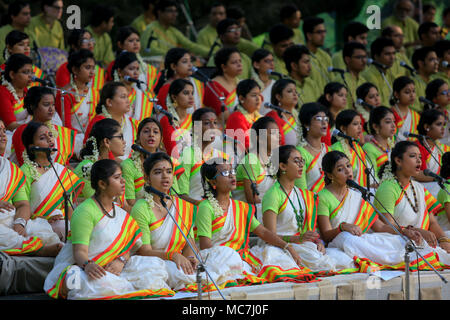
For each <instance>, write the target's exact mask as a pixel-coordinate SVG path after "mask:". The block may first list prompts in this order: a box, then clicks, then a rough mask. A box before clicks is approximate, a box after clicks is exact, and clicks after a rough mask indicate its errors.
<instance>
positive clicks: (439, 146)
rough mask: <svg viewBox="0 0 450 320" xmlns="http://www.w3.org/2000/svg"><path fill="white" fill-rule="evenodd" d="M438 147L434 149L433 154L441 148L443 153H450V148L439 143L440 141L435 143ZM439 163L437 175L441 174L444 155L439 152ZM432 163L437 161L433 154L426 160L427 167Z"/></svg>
mask: <svg viewBox="0 0 450 320" xmlns="http://www.w3.org/2000/svg"><path fill="white" fill-rule="evenodd" d="M435 143H436V146H434V147H433V150H432V151H431V152H433V151H434V150H435V149H436V148H439V150H442V152H443V153H446V152H449V151H450V146H448V145H446V144H442V143H439V142H438V141H436V142H435ZM436 156H437V159H436V160H437V161H438V162H439V166H438V170H437V172H436V173H437V174H440V173H441V164H442V154H441V152H440V151H439V152H438V153H437V155H436ZM430 161H435V160H434V158H433V157H432V156H431V154H429V155H428V158H427V159H426V162H427V165H428V163H430Z"/></svg>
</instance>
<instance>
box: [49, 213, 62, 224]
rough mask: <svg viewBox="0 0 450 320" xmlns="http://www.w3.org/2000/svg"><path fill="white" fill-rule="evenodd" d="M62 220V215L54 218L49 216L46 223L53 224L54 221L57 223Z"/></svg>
mask: <svg viewBox="0 0 450 320" xmlns="http://www.w3.org/2000/svg"><path fill="white" fill-rule="evenodd" d="M63 219H64V217H63V216H62V214H58V215H56V216H51V217H50V218H48V220H47V221H48V223H50V224H51V223H53V222H55V221H58V220H63Z"/></svg>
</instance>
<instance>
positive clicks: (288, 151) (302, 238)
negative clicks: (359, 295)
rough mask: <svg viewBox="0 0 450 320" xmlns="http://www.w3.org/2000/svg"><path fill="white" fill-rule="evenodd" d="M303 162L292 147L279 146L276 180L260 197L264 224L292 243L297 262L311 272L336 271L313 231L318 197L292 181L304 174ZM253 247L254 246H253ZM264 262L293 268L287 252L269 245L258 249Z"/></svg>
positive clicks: (332, 261) (333, 263) (286, 268)
mask: <svg viewBox="0 0 450 320" xmlns="http://www.w3.org/2000/svg"><path fill="white" fill-rule="evenodd" d="M304 164H305V161H304V160H303V158H302V156H301V154H300V152H299V151H298V150H297V149H296V148H295V146H291V145H284V146H281V147H280V148H279V164H278V171H277V181H276V182H275V184H274V185H273V186H272V187H271V188H270V189H269V190H268V191H267V193H266V194H265V196H264V198H263V205H262V207H263V220H264V226H265V227H266V228H267V229H268V230H270V231H272V232H273V233H275V234H277V235H278V237H279V238H280V240H281V239H283V241H285V242H287V243H288V244H290V246H292V249H293V251H294V252H296V253H297V254H298V255H299V256H300V264H301V265H302V266H305V267H307V268H309V269H311V270H313V271H321V270H324V271H325V270H326V271H335V270H337V269H341V268H344V267H343V266H342V267H338V266H340V265H339V264H338V263H337V261H336V260H335V259H333V258H331V257H330V256H328V255H326V254H325V247H324V245H323V242H322V240H321V239H320V235H319V234H318V233H317V232H316V220H317V213H318V211H317V210H318V208H317V205H318V198H317V195H315V194H314V193H313V192H311V191H309V190H302V189H298V188H297V187H296V186H295V185H294V183H295V180H296V179H299V178H300V177H301V175H302V174H303V167H304ZM255 250H256V248H255ZM261 250H262V251H261V256H262V257H264V258H263V259H262V260H263V264H264V265H278V266H280V267H281V268H282V269H283V270H288V269H291V268H293V267H295V266H294V265H293V263H292V259H291V257H290V256H289V255H286V254H285V253H284V252H283V251H280V250H278V249H275V248H274V247H271V246H264V247H263V248H261Z"/></svg>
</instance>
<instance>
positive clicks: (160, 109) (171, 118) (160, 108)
mask: <svg viewBox="0 0 450 320" xmlns="http://www.w3.org/2000/svg"><path fill="white" fill-rule="evenodd" d="M155 109H156V110H157V111H158V112H159V113H162V114H164V115H166V116H167V118H169V120H170V121H172V120H173V118H174V116H173V115H172V114H171V113H170V112H169V111H167V110H166V109H164V108H163V107H161V106H160V105H159V104H155Z"/></svg>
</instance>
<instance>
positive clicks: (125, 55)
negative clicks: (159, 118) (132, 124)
mask: <svg viewBox="0 0 450 320" xmlns="http://www.w3.org/2000/svg"><path fill="white" fill-rule="evenodd" d="M112 73H113V78H114V81H116V82H122V83H123V84H124V86H125V88H126V89H127V93H128V94H127V96H128V100H129V102H130V110H129V111H128V112H127V115H128V116H129V117H131V118H133V119H136V120H137V121H141V120H142V119H145V118H147V117H151V115H152V112H153V101H152V100H151V99H153V98H154V96H153V93H152V92H151V91H148V90H147V88H146V87H145V86H143V85H141V83H138V84H136V83H135V82H133V81H131V80H130V79H128V80H125V79H126V77H128V78H131V79H135V80H139V79H138V78H139V75H140V74H141V71H140V67H139V60H138V57H137V55H136V54H135V53H133V52H128V51H123V52H122V53H121V54H120V55H119V56H118V57H117V59H116V60H115V61H114V66H113V68H112Z"/></svg>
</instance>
